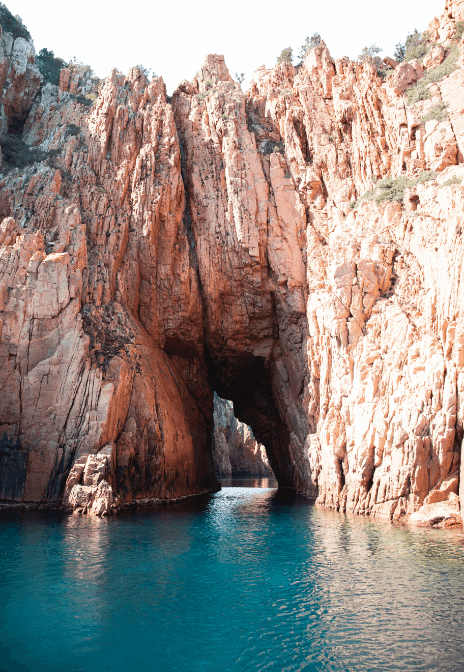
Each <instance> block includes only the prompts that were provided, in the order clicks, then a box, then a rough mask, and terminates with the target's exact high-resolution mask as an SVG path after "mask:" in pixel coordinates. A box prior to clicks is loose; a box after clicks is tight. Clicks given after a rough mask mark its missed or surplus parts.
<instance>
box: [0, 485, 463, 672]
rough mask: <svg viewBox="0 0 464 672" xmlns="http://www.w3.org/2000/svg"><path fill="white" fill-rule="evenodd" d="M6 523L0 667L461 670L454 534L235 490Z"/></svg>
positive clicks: (20, 516)
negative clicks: (105, 512)
mask: <svg viewBox="0 0 464 672" xmlns="http://www.w3.org/2000/svg"><path fill="white" fill-rule="evenodd" d="M0 524H1V525H0V534H1V544H0V549H1V550H0V604H1V608H2V612H3V613H2V618H1V619H0V642H1V644H0V669H1V670H2V671H4V672H13V671H14V672H16V671H19V672H22V671H24V670H38V671H40V672H42V671H44V672H45V670H46V671H47V672H55V671H56V672H58V671H60V672H61V671H62V670H66V671H69V672H83V671H85V672H89V671H92V670H98V671H99V672H100V671H105V670H111V672H123V671H124V672H127V670H131V672H132V671H134V672H137V671H138V670H140V671H142V670H143V671H146V670H154V671H158V670H160V671H161V670H162V671H163V672H171V671H172V672H175V671H177V670H189V671H193V672H196V671H198V672H200V671H201V672H213V671H214V672H216V671H217V670H221V671H225V672H228V671H230V672H238V671H240V672H242V671H244V672H247V671H250V672H261V671H262V672H264V671H266V672H277V671H278V672H281V671H283V670H285V671H288V672H293V671H300V670H305V671H306V672H311V671H313V670H317V671H319V670H321V671H322V670H323V671H324V672H325V671H333V672H351V671H353V672H359V671H360V670H362V671H367V672H370V671H372V672H376V671H379V672H380V671H382V672H388V671H400V670H401V672H406V671H411V672H412V671H414V672H417V671H432V670H433V671H434V672H435V671H438V672H441V671H443V672H445V671H446V672H462V671H463V669H464V664H463V662H462V661H463V660H464V609H463V595H464V565H463V560H464V548H463V545H462V544H463V537H462V534H460V533H452V532H447V531H436V530H424V531H421V530H419V531H418V530H409V529H404V528H401V527H397V526H391V525H389V524H383V523H378V522H375V521H370V520H365V519H362V518H355V517H348V516H342V515H340V514H334V513H331V512H327V511H321V510H319V509H315V508H314V507H312V506H309V505H308V502H307V501H306V500H304V499H302V498H299V497H298V496H296V495H293V494H291V493H285V492H277V491H276V490H275V489H265V488H232V487H225V488H223V490H222V491H221V492H219V493H217V494H216V495H214V496H211V497H204V498H197V499H195V500H191V501H189V502H180V503H177V504H174V505H170V506H165V505H160V506H159V507H158V508H156V509H154V510H153V509H152V510H146V511H140V510H138V511H137V512H135V513H130V512H127V513H123V514H121V515H120V516H118V517H115V518H112V519H104V520H100V519H94V518H87V517H67V516H62V515H60V514H56V513H51V512H15V513H7V512H3V513H1V514H0Z"/></svg>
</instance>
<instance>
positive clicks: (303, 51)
mask: <svg viewBox="0 0 464 672" xmlns="http://www.w3.org/2000/svg"><path fill="white" fill-rule="evenodd" d="M321 42H322V37H321V36H320V35H319V33H314V35H311V37H307V38H306V39H305V41H304V44H303V45H302V46H301V47H300V51H299V53H298V58H299V59H300V60H301V61H303V60H304V59H305V58H306V56H307V55H308V54H309V52H310V51H311V49H313V48H314V47H318V46H319V45H320V44H321Z"/></svg>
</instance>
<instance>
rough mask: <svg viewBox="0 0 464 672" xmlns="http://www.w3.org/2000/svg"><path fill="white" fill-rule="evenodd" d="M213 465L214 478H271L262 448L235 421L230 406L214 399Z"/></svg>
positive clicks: (247, 429) (218, 399) (246, 428)
mask: <svg viewBox="0 0 464 672" xmlns="http://www.w3.org/2000/svg"><path fill="white" fill-rule="evenodd" d="M213 461H214V469H215V472H216V476H217V477H218V478H231V477H233V476H241V477H249V476H251V477H259V478H262V477H267V476H273V473H272V469H271V467H270V465H269V460H268V459H267V455H266V449H265V447H264V446H263V445H262V444H260V443H258V442H257V441H256V439H255V437H254V436H253V432H252V431H251V429H250V427H248V425H245V424H244V423H243V422H240V421H239V420H237V418H236V417H235V415H234V408H233V404H232V402H230V401H227V400H226V399H221V398H220V397H218V395H217V394H215V395H214V442H213Z"/></svg>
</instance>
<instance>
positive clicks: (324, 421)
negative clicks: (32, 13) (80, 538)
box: [0, 1, 464, 524]
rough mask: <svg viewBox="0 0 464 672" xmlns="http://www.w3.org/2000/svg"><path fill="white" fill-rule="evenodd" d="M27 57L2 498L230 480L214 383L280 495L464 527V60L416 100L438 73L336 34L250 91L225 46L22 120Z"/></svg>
mask: <svg viewBox="0 0 464 672" xmlns="http://www.w3.org/2000/svg"><path fill="white" fill-rule="evenodd" d="M463 6H464V5H463V3H461V2H457V1H455V2H451V1H450V2H448V3H447V5H446V11H445V14H444V15H443V16H442V17H440V18H439V19H437V21H436V22H435V23H434V24H433V26H434V27H433V30H434V31H435V33H436V34H437V35H441V36H442V37H441V39H451V37H452V35H454V32H453V29H454V28H455V22H456V21H457V20H462V18H463V17H462V12H461V10H462V7H463ZM432 32H433V31H432ZM443 35H445V36H446V37H443ZM437 39H438V38H437ZM19 46H21V45H18V48H19ZM23 46H24V45H23ZM7 47H8V48H9V49H10V51H11V45H9V46H8V45H7ZM5 48H6V47H5ZM459 48H460V49H462V45H461V46H460V47H459ZM24 49H25V50H26V51H28V49H29V47H27V48H26V47H24ZM434 49H435V51H434ZM434 49H432V50H431V52H430V54H432V52H433V53H434V54H435V55H434V56H433V58H438V51H439V50H437V48H434ZM7 51H8V49H7ZM26 51H24V50H23V51H22V52H21V53H26ZM5 53H6V52H5ZM8 53H10V52H8ZM28 53H29V51H28ZM440 53H441V52H440ZM30 56H31V59H32V60H31V62H30V63H29V61H28V63H29V65H28V66H26V70H25V72H26V80H27V78H28V75H27V72H30V73H31V74H30V77H29V80H27V81H30V86H29V85H28V86H26V87H25V86H24V82H23V83H22V84H21V82H20V78H21V76H22V75H21V74H20V70H19V69H16V70H15V69H14V68H13V67H11V68H10V65H8V67H7V68H6V66H5V67H4V68H3V70H5V72H10V71H11V73H12V75H11V76H12V77H13V81H12V87H13V91H15V92H16V93H15V95H18V96H22V97H23V98H24V105H23V107H20V108H18V109H21V110H22V112H21V115H20V116H22V115H23V113H24V114H26V115H27V118H25V127H24V133H23V135H22V138H23V140H24V142H25V143H26V145H27V146H28V147H30V148H33V149H37V150H41V152H43V154H42V155H41V156H42V157H43V160H42V161H40V162H38V161H37V162H36V163H29V165H26V167H23V168H20V169H17V170H16V171H11V172H4V173H3V174H2V175H1V177H0V214H1V222H0V302H1V312H0V330H1V331H0V358H1V366H0V389H1V390H2V394H1V395H0V436H1V438H0V456H1V463H0V464H1V470H0V492H1V495H0V497H1V499H3V500H7V501H15V502H26V501H29V502H45V501H46V502H52V503H55V504H56V505H61V504H63V505H64V506H68V507H70V508H72V507H75V508H76V509H77V510H80V511H88V512H92V513H96V514H98V515H106V513H107V512H109V511H111V510H114V509H115V508H117V506H119V505H121V504H125V503H131V502H137V501H144V502H145V501H150V500H152V499H153V498H175V497H182V496H187V495H192V494H198V493H200V492H205V491H211V490H214V489H215V488H217V482H216V479H215V476H214V468H213V460H212V442H213V441H212V440H213V392H214V391H216V392H217V393H218V394H219V395H220V396H221V397H223V398H225V399H230V400H232V402H233V407H234V412H235V414H236V416H237V420H238V421H240V422H243V423H245V424H246V425H249V426H250V427H251V430H252V432H253V435H254V437H256V443H255V444H254V445H255V446H256V445H257V444H262V445H265V446H266V452H267V456H268V459H269V462H270V465H271V467H272V469H273V471H274V473H275V475H276V477H277V479H278V481H279V483H280V484H281V485H283V486H289V487H292V488H295V489H296V490H298V491H299V492H302V493H304V494H306V495H308V496H309V497H311V498H313V499H315V500H316V501H317V502H318V503H319V504H321V505H324V506H327V507H331V508H335V509H338V510H343V511H345V510H347V511H354V512H356V513H363V514H370V515H373V516H384V517H388V518H390V519H392V520H400V519H404V520H406V521H408V520H410V521H411V522H417V523H418V522H421V521H422V522H426V523H427V524H442V523H443V524H447V523H446V521H453V520H454V521H458V519H459V515H460V514H459V503H458V495H457V493H458V492H459V491H460V492H461V499H463V494H462V493H463V488H462V479H460V477H458V474H460V473H462V460H461V445H462V438H463V431H464V430H463V410H462V409H463V401H462V400H463V394H464V377H463V374H462V367H463V365H464V324H463V316H462V306H463V305H464V296H463V295H462V294H463V291H464V290H463V288H462V283H461V281H460V278H461V274H462V266H463V254H464V247H463V242H462V231H463V226H464V222H463V217H462V212H463V211H464V191H463V187H462V186H461V185H462V180H463V177H464V174H463V167H462V161H463V159H462V156H463V153H464V122H463V120H462V109H463V96H464V94H463V93H462V91H464V87H463V86H462V83H463V81H464V70H463V68H462V67H459V68H458V69H457V70H456V71H455V72H453V73H452V74H451V75H449V76H447V77H445V78H443V79H442V80H441V81H439V82H437V83H436V84H433V85H431V86H430V88H429V91H430V96H431V98H430V99H427V100H423V101H419V102H417V103H416V104H414V105H410V106H409V105H407V102H406V100H405V98H404V93H405V91H406V88H407V87H408V86H410V85H411V84H414V83H415V82H416V81H418V80H419V79H420V77H422V75H423V67H422V65H421V64H420V63H419V62H418V61H412V62H409V63H404V64H399V65H397V66H396V67H395V72H394V73H393V74H392V76H391V77H390V78H388V79H387V81H385V82H383V81H382V80H381V79H380V77H379V76H378V74H377V70H376V68H375V67H374V66H373V65H371V64H369V63H365V64H361V63H353V62H351V61H349V59H347V58H342V59H337V60H336V61H333V59H332V58H331V56H330V53H329V51H328V49H327V47H326V46H325V45H321V46H319V47H316V48H315V49H313V50H311V52H310V53H309V54H308V56H307V57H306V59H305V61H304V63H303V64H302V65H301V66H300V67H299V68H298V69H297V68H294V67H293V66H292V65H290V64H279V65H277V66H275V67H274V68H271V69H269V70H267V69H266V68H264V67H261V68H259V69H258V70H257V71H256V72H255V74H254V76H253V79H252V81H251V84H250V89H249V91H248V92H246V93H243V92H242V91H241V88H240V87H239V85H238V84H236V83H234V82H233V80H232V78H231V77H230V74H229V72H228V70H227V67H226V65H225V62H224V58H223V57H222V56H218V55H210V56H208V57H207V59H206V60H205V63H204V65H203V66H202V68H201V69H200V71H199V72H198V74H197V75H196V77H195V78H194V79H193V81H192V82H186V81H184V82H182V84H181V85H180V86H179V87H178V89H177V90H176V92H175V93H174V95H173V98H172V105H171V104H170V103H169V102H168V101H167V98H166V92H165V87H164V84H163V81H162V79H161V78H158V77H154V78H153V80H152V81H151V82H149V81H148V80H147V78H146V77H145V75H144V74H143V72H141V71H140V70H139V69H137V68H133V69H131V70H130V72H129V73H128V74H127V75H126V76H124V75H121V74H120V73H119V72H117V71H113V72H112V73H111V74H110V76H109V77H108V78H107V79H106V81H105V83H104V84H103V85H102V86H101V88H100V89H99V91H98V94H99V95H98V99H97V100H96V101H95V103H94V104H93V105H92V106H91V107H89V101H88V99H85V96H84V95H83V94H86V91H87V89H80V88H79V86H80V84H79V81H80V80H79V78H76V77H75V76H74V75H73V76H71V74H69V77H68V73H66V72H63V73H62V75H61V78H60V87H56V86H52V85H51V84H47V85H46V86H44V87H43V88H42V90H41V92H40V95H38V96H37V97H36V99H35V101H34V103H33V104H32V108H31V109H30V111H28V106H29V107H30V104H31V101H32V99H31V98H30V97H29V93H28V91H29V90H33V89H34V87H36V84H34V76H33V72H34V67H35V66H34V64H33V62H32V61H33V53H32V51H31V52H30ZM28 58H29V56H28ZM430 58H432V56H431V57H430ZM0 61H1V58H0ZM461 61H462V59H461V60H460V61H459V62H458V64H459V65H460V64H461ZM433 62H434V63H435V62H436V61H433ZM5 63H6V61H5ZM15 67H16V66H15ZM28 67H29V70H28ZM430 67H432V66H430ZM8 68H10V69H8ZM3 70H1V63H0V74H1V72H3ZM2 76H3V75H2ZM5 76H7V75H5ZM15 78H17V79H18V81H17V82H16V80H15ZM86 86H87V85H86ZM21 87H23V88H21ZM28 87H29V88H28ZM8 90H9V89H8ZM34 90H37V87H36V88H35V89H34ZM21 92H22V93H21ZM5 100H6V99H5ZM2 104H3V105H4V109H5V110H8V109H10V108H9V107H8V105H9V104H10V103H9V102H8V100H6V102H3V103H2ZM5 105H6V107H5ZM438 105H439V106H440V110H442V111H443V113H444V114H445V115H446V118H445V119H444V120H443V121H438V120H434V119H431V120H430V121H428V122H427V123H426V124H425V125H424V124H423V123H422V121H421V120H422V118H423V117H424V115H426V114H427V113H428V112H429V111H430V110H432V109H433V108H434V107H435V106H438ZM5 114H6V113H5ZM11 118H13V117H11ZM4 120H6V121H5V123H7V116H5V118H4ZM23 120H24V119H23ZM15 123H16V122H15ZM21 123H22V122H21ZM430 171H436V172H437V173H438V174H437V175H436V179H435V178H434V173H431V172H430ZM382 178H389V181H388V184H389V185H390V188H389V190H388V191H387V190H386V189H385V188H384V189H382V185H383V187H386V183H385V182H380V186H379V180H381V179H382ZM418 178H419V179H418ZM413 180H414V181H415V184H414V186H410V188H408V189H406V186H407V185H408V184H409V185H411V184H412V181H413ZM374 188H375V189H376V191H375V192H372V190H373V189H374ZM402 188H404V189H403V193H402V192H401V189H402ZM395 190H396V191H395ZM363 195H366V197H365V198H362V197H363ZM376 196H379V197H380V198H377V200H376ZM388 199H397V200H388ZM219 435H220V436H217V437H216V438H217V440H216V447H218V446H222V453H224V455H225V452H224V450H225V444H227V443H228V442H227V440H226V438H225V434H223V433H222V432H219ZM221 437H223V438H221ZM253 441H254V439H253ZM224 455H223V457H224ZM229 465H230V469H231V471H232V468H233V465H232V464H231V459H230V452H229ZM223 466H225V467H226V468H227V464H226V460H225V458H224V459H223ZM427 507H429V508H427ZM430 507H432V508H430ZM433 507H435V508H433ZM437 507H438V508H437ZM445 509H446V511H445ZM437 511H439V512H438V513H437ZM443 511H445V513H443ZM447 512H448V513H447ZM416 514H417V515H416ZM442 514H443V515H442ZM448 514H449V515H448ZM414 516H416V517H415V518H414ZM437 521H438V522H437Z"/></svg>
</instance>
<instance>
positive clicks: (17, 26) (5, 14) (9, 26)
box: [0, 2, 32, 40]
mask: <svg viewBox="0 0 464 672" xmlns="http://www.w3.org/2000/svg"><path fill="white" fill-rule="evenodd" d="M0 25H1V26H2V30H3V31H4V32H5V33H12V34H13V39H15V40H17V39H18V37H23V38H24V39H25V40H30V39H32V38H31V34H30V32H29V31H28V29H27V28H26V26H24V25H23V22H22V21H21V19H20V17H19V16H18V15H16V16H13V14H12V13H11V12H10V10H9V9H8V7H6V6H5V5H4V4H3V2H0Z"/></svg>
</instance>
